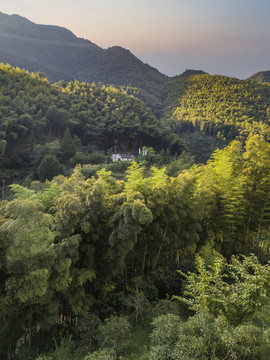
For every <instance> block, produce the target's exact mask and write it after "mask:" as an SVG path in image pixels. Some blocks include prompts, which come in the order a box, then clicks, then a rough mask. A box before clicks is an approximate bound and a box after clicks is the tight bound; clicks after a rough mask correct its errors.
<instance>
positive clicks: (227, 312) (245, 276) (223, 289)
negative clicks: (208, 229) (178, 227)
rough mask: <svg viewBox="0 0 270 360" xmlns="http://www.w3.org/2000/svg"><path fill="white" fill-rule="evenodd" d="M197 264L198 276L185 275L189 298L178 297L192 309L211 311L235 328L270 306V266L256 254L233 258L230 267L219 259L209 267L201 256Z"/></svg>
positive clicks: (196, 274) (193, 274)
mask: <svg viewBox="0 0 270 360" xmlns="http://www.w3.org/2000/svg"><path fill="white" fill-rule="evenodd" d="M196 265H197V271H198V273H189V274H188V275H186V274H184V273H182V272H181V274H182V275H183V276H185V277H186V279H187V281H188V283H187V285H186V287H185V291H184V294H185V295H186V296H187V298H183V297H177V298H178V299H179V300H181V301H183V302H185V303H186V304H188V305H189V307H190V309H191V310H195V311H196V312H201V311H208V312H210V313H211V314H213V315H215V316H219V315H221V316H222V317H223V318H225V319H226V321H228V323H229V324H231V325H240V324H241V323H243V322H244V321H245V320H246V319H249V318H251V317H252V316H253V315H254V314H255V312H256V311H259V310H263V307H264V306H266V305H269V291H270V289H269V282H270V266H269V264H267V265H261V264H260V263H259V261H258V259H257V258H256V257H255V256H254V255H251V256H248V257H247V256H243V260H240V259H238V258H237V257H232V260H231V263H230V264H229V265H227V266H226V265H225V263H224V261H223V260H222V259H220V258H216V260H215V261H214V265H213V266H209V268H207V267H206V266H205V263H204V261H203V260H202V258H200V257H199V256H197V259H196Z"/></svg>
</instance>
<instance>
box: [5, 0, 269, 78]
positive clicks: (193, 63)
mask: <svg viewBox="0 0 270 360" xmlns="http://www.w3.org/2000/svg"><path fill="white" fill-rule="evenodd" d="M0 11H1V12H3V13H5V14H9V15H11V14H18V15H21V16H24V17H26V18H27V19H29V20H30V21H33V22H35V23H38V24H45V25H58V26H63V27H65V28H67V29H69V30H71V31H72V32H73V33H74V34H75V35H76V36H78V37H83V38H85V39H88V40H90V41H92V42H93V43H95V44H97V45H98V46H101V47H102V48H108V47H110V46H115V45H119V46H122V47H124V48H126V49H128V50H130V51H131V52H132V53H133V54H134V55H135V56H137V57H138V58H139V59H141V60H142V61H143V62H145V63H148V64H149V65H151V66H153V67H155V68H157V69H158V70H159V71H160V72H162V73H164V74H166V75H169V76H173V75H179V74H180V73H182V72H183V71H185V69H200V70H204V71H205V72H208V73H210V74H221V75H227V76H235V77H238V78H247V77H249V76H251V75H252V74H254V73H255V72H258V71H263V70H270V60H269V59H270V25H269V20H268V14H269V13H270V2H268V1H267V0H259V1H258V0H257V1H255V0H234V1H233V0H226V1H224V0H205V1H203V2H202V1H201V0H192V1H190V0H189V1H188V0H167V1H166V3H165V2H164V1H162V0H148V1H147V2H146V1H144V0H136V1H133V0H130V1H124V0H114V1H112V0H99V1H94V0H54V1H53V0H47V1H42V0H25V1H24V2H21V1H19V0H12V1H11V2H9V3H6V4H3V5H1V7H0Z"/></svg>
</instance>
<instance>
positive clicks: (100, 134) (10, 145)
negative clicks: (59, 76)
mask: <svg viewBox="0 0 270 360" xmlns="http://www.w3.org/2000/svg"><path fill="white" fill-rule="evenodd" d="M0 104H1V107H0V116H1V123H0V139H1V140H0V146H1V154H0V156H1V161H2V164H3V165H4V166H5V167H13V168H17V169H19V168H29V167H30V166H31V162H33V161H34V162H35V158H36V157H39V156H38V154H37V153H36V152H35V151H36V149H37V145H38V144H40V145H44V146H45V144H46V143H52V145H53V144H54V145H55V146H56V147H57V141H58V147H59V141H60V140H61V139H62V137H63V135H64V132H65V130H66V129H67V128H68V129H69V131H70V132H71V134H72V136H73V139H74V141H75V142H77V152H79V153H82V152H83V153H84V154H86V155H87V154H91V153H92V152H93V151H103V153H104V152H105V153H106V152H108V151H110V150H111V149H112V148H114V146H117V149H118V151H127V152H131V153H136V154H137V153H138V149H139V148H140V147H142V146H154V147H156V148H159V149H161V148H162V147H163V146H164V147H168V146H169V144H170V142H171V141H173V135H172V133H171V131H170V130H169V127H166V126H165V125H163V123H162V122H160V121H159V120H157V118H156V117H155V116H154V115H153V114H152V112H151V110H150V109H149V108H147V107H146V106H145V104H144V103H143V102H141V101H140V100H137V99H135V98H134V97H132V96H128V95H127V94H126V93H125V92H123V91H121V90H117V89H115V88H114V87H105V86H103V87H97V86H96V85H95V84H92V85H90V84H87V83H79V82H77V81H75V82H70V83H68V84H67V85H63V84H62V83H61V82H60V83H56V84H54V85H50V84H49V82H48V80H47V79H45V78H43V77H42V75H39V74H37V75H34V74H32V75H30V74H29V73H27V72H25V71H22V70H19V69H15V68H12V67H11V66H8V65H1V66H0ZM39 150H40V151H41V150H42V149H40V148H39ZM75 152H76V151H75ZM54 155H57V154H54ZM73 156H75V154H73ZM60 157H61V156H60ZM70 157H72V156H71V155H70ZM74 161H75V160H74ZM78 161H79V159H78ZM37 165H38V164H37Z"/></svg>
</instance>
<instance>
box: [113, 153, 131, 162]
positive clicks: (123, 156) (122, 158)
mask: <svg viewBox="0 0 270 360" xmlns="http://www.w3.org/2000/svg"><path fill="white" fill-rule="evenodd" d="M118 160H120V161H134V160H135V156H134V155H127V154H112V161H118Z"/></svg>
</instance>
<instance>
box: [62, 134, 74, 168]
mask: <svg viewBox="0 0 270 360" xmlns="http://www.w3.org/2000/svg"><path fill="white" fill-rule="evenodd" d="M60 146H61V156H62V158H63V159H64V160H65V161H67V160H69V159H70V158H72V157H73V156H74V155H75V154H76V145H75V144H74V142H73V139H72V136H71V134H70V131H69V128H66V130H65V132H64V136H63V139H62V140H61V142H60Z"/></svg>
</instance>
